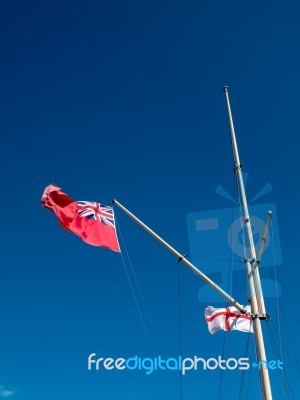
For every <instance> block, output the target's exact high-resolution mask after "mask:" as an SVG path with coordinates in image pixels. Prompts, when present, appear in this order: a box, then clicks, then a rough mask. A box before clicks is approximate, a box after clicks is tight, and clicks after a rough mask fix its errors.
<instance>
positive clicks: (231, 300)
mask: <svg viewBox="0 0 300 400" xmlns="http://www.w3.org/2000/svg"><path fill="white" fill-rule="evenodd" d="M112 203H113V204H115V205H116V206H118V207H119V208H120V209H121V210H122V211H123V212H124V213H125V214H127V215H128V216H129V217H130V218H132V219H133V220H134V221H135V222H136V223H137V224H138V225H140V226H141V227H142V228H143V229H145V231H147V232H148V233H150V235H151V236H153V237H154V238H155V239H156V240H158V242H159V243H161V244H162V245H163V246H164V247H166V248H167V249H168V250H169V251H170V252H171V253H172V254H174V255H175V256H176V257H177V259H178V260H179V261H180V262H183V263H184V264H185V265H186V266H187V267H189V268H190V269H191V270H192V271H193V272H194V273H195V274H196V275H198V276H199V277H200V278H201V279H202V280H203V281H204V282H206V283H207V284H208V285H210V286H211V287H212V288H213V289H214V290H215V291H216V292H217V293H218V294H219V295H220V296H222V297H223V298H224V299H225V300H226V301H228V303H230V304H231V305H232V306H233V307H235V308H236V309H238V310H239V311H240V312H241V313H243V314H246V312H247V311H246V310H245V309H244V307H243V306H242V305H241V304H240V303H238V302H237V301H236V300H235V299H234V298H233V297H231V296H230V295H229V294H228V293H226V292H225V291H224V290H223V289H221V288H220V287H219V286H218V285H217V284H216V283H214V282H213V281H212V280H211V279H210V278H209V277H208V276H206V275H205V274H204V273H203V272H202V271H200V270H199V269H198V268H197V267H195V265H194V264H192V263H191V262H190V261H189V260H188V259H186V258H185V256H184V255H182V254H180V253H179V252H178V251H177V250H175V249H174V248H173V247H172V246H170V245H169V244H168V243H167V242H166V241H165V240H163V239H162V238H161V237H160V236H159V235H157V233H155V232H154V231H153V230H152V229H150V228H149V227H148V226H147V225H146V224H144V223H143V222H142V221H141V220H140V219H138V218H137V217H136V216H135V215H134V214H132V213H131V212H130V211H129V210H127V208H125V207H124V206H123V205H122V204H121V203H119V202H118V201H117V200H113V201H112Z"/></svg>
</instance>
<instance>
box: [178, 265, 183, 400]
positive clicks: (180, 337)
mask: <svg viewBox="0 0 300 400" xmlns="http://www.w3.org/2000/svg"><path fill="white" fill-rule="evenodd" d="M177 290H178V333H179V356H180V357H181V356H182V329H181V285H180V263H178V268H177ZM179 398H180V400H182V399H183V393H182V371H181V369H179Z"/></svg>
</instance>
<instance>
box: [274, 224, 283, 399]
mask: <svg viewBox="0 0 300 400" xmlns="http://www.w3.org/2000/svg"><path fill="white" fill-rule="evenodd" d="M271 239H272V250H273V261H274V275H275V290H276V307H277V319H278V336H279V351H280V360H281V361H283V359H282V337H281V325H280V311H279V295H278V280H277V268H276V256H275V247H274V246H275V244H274V229H273V223H272V219H271ZM281 390H282V397H284V385H283V370H281Z"/></svg>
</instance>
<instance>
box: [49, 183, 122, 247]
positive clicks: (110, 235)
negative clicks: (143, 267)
mask: <svg viewBox="0 0 300 400" xmlns="http://www.w3.org/2000/svg"><path fill="white" fill-rule="evenodd" d="M41 202H42V205H43V206H44V207H46V208H49V210H51V211H53V212H54V213H55V215H56V216H57V218H58V220H59V222H60V224H61V225H62V226H63V228H65V229H67V230H68V231H71V232H73V233H75V234H76V235H78V236H79V237H81V239H82V240H83V241H85V242H86V243H88V244H91V245H93V246H101V247H106V248H108V249H111V250H113V251H118V252H120V247H119V243H118V238H117V233H116V227H115V218H114V211H113V209H112V207H107V206H104V205H102V204H100V203H95V202H90V201H75V200H73V199H71V197H69V196H68V195H66V194H65V193H64V192H63V191H62V190H61V188H59V187H57V186H55V185H49V186H47V187H46V189H45V190H44V193H43V195H42V199H41Z"/></svg>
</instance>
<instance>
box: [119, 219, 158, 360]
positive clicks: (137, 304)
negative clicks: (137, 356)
mask: <svg viewBox="0 0 300 400" xmlns="http://www.w3.org/2000/svg"><path fill="white" fill-rule="evenodd" d="M115 221H116V219H115ZM116 224H117V221H116ZM117 225H118V224H117ZM119 231H120V229H119ZM120 236H121V240H122V242H123V244H124V240H123V237H122V234H121V235H120ZM120 254H121V258H122V261H123V266H124V269H125V273H126V276H127V279H128V282H129V286H130V289H131V292H132V295H133V298H134V302H135V304H136V307H137V310H138V314H139V316H140V319H141V322H142V325H143V328H144V330H145V333H146V336H147V339H148V341H149V344H150V348H151V350H152V353H153V356H154V357H155V356H156V353H155V350H154V346H153V344H152V341H151V338H150V335H149V332H148V329H147V326H146V323H145V321H144V318H143V315H142V311H141V308H140V306H139V303H138V299H137V296H136V294H135V290H134V287H133V284H132V281H131V279H130V275H129V272H128V268H127V266H126V263H125V259H124V256H123V253H122V252H121V253H120Z"/></svg>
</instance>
